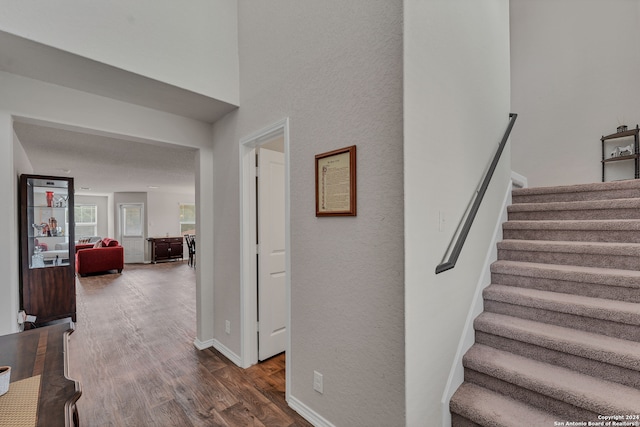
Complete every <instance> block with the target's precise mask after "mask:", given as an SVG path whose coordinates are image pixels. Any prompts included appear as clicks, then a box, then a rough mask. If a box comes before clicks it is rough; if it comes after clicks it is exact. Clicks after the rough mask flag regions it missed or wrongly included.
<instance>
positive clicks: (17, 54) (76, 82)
mask: <svg viewBox="0 0 640 427" xmlns="http://www.w3.org/2000/svg"><path fill="white" fill-rule="evenodd" d="M0 52H2V55H0V71H6V72H8V73H12V74H18V75H21V76H25V77H29V78H32V79H36V80H41V81H44V82H48V83H53V84H56V85H59V86H64V87H68V88H72V89H77V90H81V91H83V92H89V93H93V94H95V95H100V96H105V97H108V98H112V99H117V100H119V101H124V102H128V103H131V104H137V105H141V106H144V107H149V108H153V109H154V110H160V111H166V112H168V113H173V114H177V115H180V116H183V117H190V118H192V119H196V120H201V121H204V122H207V123H213V122H215V121H216V120H218V119H220V118H221V117H223V116H224V115H225V114H227V113H229V112H230V111H232V110H234V109H236V108H237V106H235V105H232V104H229V103H227V102H224V101H222V100H219V99H215V98H212V97H209V96H205V95H202V94H199V93H195V92H192V91H190V90H187V89H183V88H180V87H177V86H174V85H170V84H167V83H163V82H161V81H158V80H154V79H152V78H149V77H145V76H141V75H139V74H136V73H132V72H129V71H126V70H122V69H120V68H117V67H113V66H111V65H108V64H104V63H101V62H98V61H94V60H92V59H89V58H85V57H82V56H79V55H75V54H73V53H70V52H66V51H64V50H61V49H57V48H54V47H51V46H47V45H44V44H41V43H37V42H34V41H32V40H27V39H25V38H22V37H19V36H16V35H13V34H10V33H7V32H4V31H0Z"/></svg>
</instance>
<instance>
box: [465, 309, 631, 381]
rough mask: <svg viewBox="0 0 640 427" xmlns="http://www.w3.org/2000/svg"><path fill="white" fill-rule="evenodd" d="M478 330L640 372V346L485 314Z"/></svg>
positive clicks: (587, 333)
mask: <svg viewBox="0 0 640 427" xmlns="http://www.w3.org/2000/svg"><path fill="white" fill-rule="evenodd" d="M474 327H475V329H476V331H482V332H485V333H488V334H492V335H498V336H501V337H505V338H509V339H512V340H516V341H519V342H526V343H529V344H534V345H536V346H539V347H544V348H548V349H551V350H557V351H561V352H564V353H568V354H572V355H575V356H580V357H583V358H587V359H591V360H596V361H599V362H604V363H608V364H612V365H616V366H620V367H623V368H627V369H631V370H634V371H637V372H640V343H637V342H633V341H628V340H624V339H619V338H612V337H607V336H604V335H600V334H594V333H591V332H587V331H580V330H576V329H571V328H565V327H562V326H556V325H549V324H545V323H540V322H536V321H533V320H526V319H520V318H517V317H512V316H505V315H502V314H496V313H489V312H484V313H482V314H480V315H479V316H478V317H477V318H476V320H475V321H474Z"/></svg>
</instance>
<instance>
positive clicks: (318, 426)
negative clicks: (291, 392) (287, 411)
mask: <svg viewBox="0 0 640 427" xmlns="http://www.w3.org/2000/svg"><path fill="white" fill-rule="evenodd" d="M287 403H289V406H290V407H291V409H293V410H294V411H296V412H297V413H298V414H300V416H302V418H304V419H305V420H307V421H309V422H310V423H311V424H313V425H314V426H315V427H335V426H334V425H333V424H331V423H330V422H329V421H327V420H326V419H325V418H323V417H322V416H320V415H319V414H318V413H317V412H315V411H314V410H313V409H311V408H309V407H308V406H307V405H305V404H304V403H302V402H301V401H299V400H298V399H296V398H295V397H293V396H289V400H288V402H287Z"/></svg>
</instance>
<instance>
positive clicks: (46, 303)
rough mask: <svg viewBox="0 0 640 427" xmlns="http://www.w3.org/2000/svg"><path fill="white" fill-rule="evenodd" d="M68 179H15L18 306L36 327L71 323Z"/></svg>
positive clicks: (70, 193)
mask: <svg viewBox="0 0 640 427" xmlns="http://www.w3.org/2000/svg"><path fill="white" fill-rule="evenodd" d="M73 213H74V212H73V178H63V177H54V176H41V175H22V176H21V177H20V215H19V223H20V267H21V268H20V306H21V308H22V309H23V310H25V311H26V313H27V314H29V315H33V316H36V321H35V324H36V325H40V324H43V323H47V322H50V321H52V320H57V319H64V318H67V317H71V319H72V320H73V321H74V322H75V321H76V281H75V249H74V218H73Z"/></svg>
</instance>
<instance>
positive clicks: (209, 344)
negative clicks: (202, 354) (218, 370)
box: [193, 338, 213, 350]
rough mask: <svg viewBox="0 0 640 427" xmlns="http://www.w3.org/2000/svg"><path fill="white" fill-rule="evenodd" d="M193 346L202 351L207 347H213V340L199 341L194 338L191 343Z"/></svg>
mask: <svg viewBox="0 0 640 427" xmlns="http://www.w3.org/2000/svg"><path fill="white" fill-rule="evenodd" d="M193 345H194V346H195V348H197V349H198V350H204V349H207V348H209V347H213V340H206V341H200V340H199V339H198V338H196V339H195V340H194V341H193Z"/></svg>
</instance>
